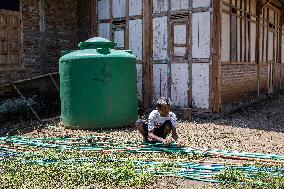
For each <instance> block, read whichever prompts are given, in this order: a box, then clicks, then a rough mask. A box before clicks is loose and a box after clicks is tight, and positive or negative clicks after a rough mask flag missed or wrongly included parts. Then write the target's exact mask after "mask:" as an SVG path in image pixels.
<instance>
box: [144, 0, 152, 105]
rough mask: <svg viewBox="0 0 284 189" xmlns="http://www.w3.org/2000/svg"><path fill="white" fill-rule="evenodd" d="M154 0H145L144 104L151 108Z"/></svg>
mask: <svg viewBox="0 0 284 189" xmlns="http://www.w3.org/2000/svg"><path fill="white" fill-rule="evenodd" d="M151 23H152V1H148V0H144V1H143V66H142V75H143V85H142V91H143V93H142V94H143V105H144V108H149V107H150V105H151V101H152V72H153V67H152V65H151V49H152V48H151V45H152V44H151V41H152V40H151V33H152V31H151V30H152V24H151Z"/></svg>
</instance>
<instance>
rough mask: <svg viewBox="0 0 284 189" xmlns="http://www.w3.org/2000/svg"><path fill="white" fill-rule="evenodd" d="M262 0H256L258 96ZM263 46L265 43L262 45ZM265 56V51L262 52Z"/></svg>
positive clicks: (258, 86) (258, 88)
mask: <svg viewBox="0 0 284 189" xmlns="http://www.w3.org/2000/svg"><path fill="white" fill-rule="evenodd" d="M260 7H261V2H260V0H256V40H255V43H256V44H255V61H256V64H257V98H259V91H260V65H259V63H260V60H259V59H260V57H259V50H260V49H259V47H260V30H261V27H260V26H261V25H260V24H261V23H260V22H261V21H260V15H261V12H262V9H260ZM262 38H264V34H263V35H262ZM262 48H263V45H262ZM262 56H263V53H262Z"/></svg>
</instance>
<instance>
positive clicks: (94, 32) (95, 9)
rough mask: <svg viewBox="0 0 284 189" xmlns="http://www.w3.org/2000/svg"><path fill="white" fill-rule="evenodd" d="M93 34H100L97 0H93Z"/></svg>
mask: <svg viewBox="0 0 284 189" xmlns="http://www.w3.org/2000/svg"><path fill="white" fill-rule="evenodd" d="M91 36H92V37H94V36H98V22H97V0H91Z"/></svg>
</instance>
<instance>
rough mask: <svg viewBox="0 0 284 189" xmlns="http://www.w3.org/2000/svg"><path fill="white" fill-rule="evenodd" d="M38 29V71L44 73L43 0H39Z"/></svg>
mask: <svg viewBox="0 0 284 189" xmlns="http://www.w3.org/2000/svg"><path fill="white" fill-rule="evenodd" d="M39 17H40V21H39V29H40V41H39V43H40V44H39V46H40V73H41V74H43V73H44V71H45V70H44V67H45V63H46V29H45V0H40V1H39Z"/></svg>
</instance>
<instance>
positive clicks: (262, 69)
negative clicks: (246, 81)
mask: <svg viewBox="0 0 284 189" xmlns="http://www.w3.org/2000/svg"><path fill="white" fill-rule="evenodd" d="M259 75H260V80H259V94H260V95H261V96H265V95H267V90H268V65H267V64H260V66H259Z"/></svg>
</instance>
